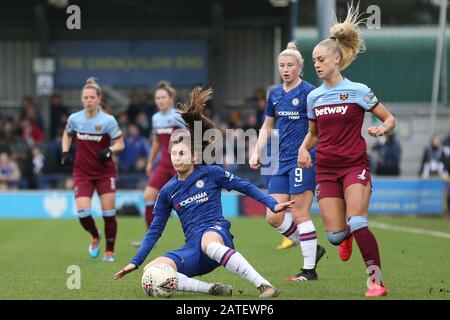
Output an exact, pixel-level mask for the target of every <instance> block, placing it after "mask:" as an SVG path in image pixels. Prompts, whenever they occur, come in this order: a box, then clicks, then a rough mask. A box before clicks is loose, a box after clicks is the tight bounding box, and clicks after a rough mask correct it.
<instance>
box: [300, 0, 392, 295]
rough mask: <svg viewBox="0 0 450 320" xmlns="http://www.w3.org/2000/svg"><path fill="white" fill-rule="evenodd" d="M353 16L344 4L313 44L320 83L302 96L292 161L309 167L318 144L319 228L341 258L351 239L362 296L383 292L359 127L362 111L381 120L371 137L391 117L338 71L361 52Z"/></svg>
mask: <svg viewBox="0 0 450 320" xmlns="http://www.w3.org/2000/svg"><path fill="white" fill-rule="evenodd" d="M358 19H359V16H358V6H357V7H356V9H353V7H352V5H349V6H348V12H347V18H346V19H345V21H344V22H342V23H337V24H335V25H334V26H333V27H332V28H331V29H330V32H331V38H330V39H326V40H323V41H322V42H320V43H319V44H318V45H317V46H316V47H315V48H314V51H313V62H314V67H315V68H316V72H317V74H318V76H319V78H320V79H322V80H323V82H324V83H323V84H322V85H321V86H320V87H319V88H317V89H315V90H313V91H312V92H311V93H310V94H309V95H308V118H309V119H310V121H309V133H308V134H307V135H306V137H305V140H304V141H303V143H302V145H301V146H300V149H299V152H298V162H299V165H300V166H301V167H302V168H310V167H311V166H312V165H313V162H312V159H311V155H310V153H309V151H308V150H311V149H312V148H313V147H314V146H315V145H316V144H317V143H318V147H317V160H316V183H317V190H316V194H317V197H318V200H319V207H320V213H321V217H322V221H323V224H324V227H325V231H326V232H327V236H328V239H329V241H330V242H331V243H332V244H334V245H340V247H339V256H340V258H341V259H342V260H343V261H347V260H348V259H350V256H351V253H352V239H353V237H354V238H355V240H356V243H357V244H358V247H359V249H360V251H361V254H362V257H363V259H364V262H365V264H366V266H367V271H368V273H369V274H370V280H371V281H370V282H369V290H368V291H367V292H366V293H365V296H366V297H372V296H383V295H386V294H387V290H386V288H385V287H384V286H383V284H382V281H381V263H380V254H379V250H378V244H377V241H376V239H375V237H374V235H373V234H372V232H371V231H370V230H369V228H368V222H367V216H368V208H369V200H370V194H371V188H372V183H371V177H370V171H369V161H368V157H367V153H366V143H365V140H364V138H363V137H362V136H361V128H362V124H363V121H364V114H365V112H366V111H369V112H372V114H373V115H375V116H376V117H377V118H378V119H380V120H381V121H382V124H381V125H380V126H378V127H370V128H369V129H368V133H369V135H371V136H373V137H379V136H382V135H384V134H387V133H389V132H391V131H392V129H393V128H394V127H395V119H394V117H393V116H392V115H391V114H390V113H389V111H388V110H387V109H386V107H385V106H383V105H382V104H381V103H380V102H379V101H378V99H377V98H376V96H375V95H374V94H373V93H372V90H370V88H368V87H367V86H366V85H365V84H362V83H356V82H352V81H350V80H349V79H347V78H344V77H343V76H342V75H341V71H342V70H344V69H345V68H346V67H347V66H349V65H350V63H351V62H352V61H353V60H354V59H355V58H356V55H357V54H358V53H359V52H361V51H362V50H364V43H363V40H362V39H361V37H360V34H359V32H358V29H357V27H358V24H359V23H361V21H360V20H358ZM346 219H348V223H347V220H346Z"/></svg>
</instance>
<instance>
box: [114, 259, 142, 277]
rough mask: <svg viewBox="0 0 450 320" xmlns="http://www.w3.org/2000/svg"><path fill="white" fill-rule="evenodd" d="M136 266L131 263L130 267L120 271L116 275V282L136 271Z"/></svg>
mask: <svg viewBox="0 0 450 320" xmlns="http://www.w3.org/2000/svg"><path fill="white" fill-rule="evenodd" d="M136 269H137V268H136V266H135V265H134V264H132V263H130V264H129V265H127V266H126V267H125V268H123V269H122V270H120V271H119V272H117V273H116V274H115V275H114V280H117V279H120V278H122V277H124V276H125V275H126V274H128V273H130V272H132V271H134V270H136Z"/></svg>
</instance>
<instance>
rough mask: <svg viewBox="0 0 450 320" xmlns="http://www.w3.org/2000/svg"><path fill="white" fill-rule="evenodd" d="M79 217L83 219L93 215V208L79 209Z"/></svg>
mask: <svg viewBox="0 0 450 320" xmlns="http://www.w3.org/2000/svg"><path fill="white" fill-rule="evenodd" d="M77 213H78V218H80V219H83V218H87V217H89V216H90V215H91V208H85V209H78V210H77Z"/></svg>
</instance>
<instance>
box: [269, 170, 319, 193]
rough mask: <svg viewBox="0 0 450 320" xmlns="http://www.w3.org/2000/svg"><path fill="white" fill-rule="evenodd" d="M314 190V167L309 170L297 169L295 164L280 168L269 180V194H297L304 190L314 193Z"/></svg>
mask: <svg viewBox="0 0 450 320" xmlns="http://www.w3.org/2000/svg"><path fill="white" fill-rule="evenodd" d="M315 189H316V169H315V165H314V164H313V167H312V168H310V169H302V168H298V167H297V164H295V165H292V166H290V167H285V168H280V169H279V170H278V172H276V173H275V174H274V175H273V176H271V178H270V182H269V187H268V193H269V194H276V193H278V194H298V193H303V192H305V191H306V190H311V191H312V193H314V191H315Z"/></svg>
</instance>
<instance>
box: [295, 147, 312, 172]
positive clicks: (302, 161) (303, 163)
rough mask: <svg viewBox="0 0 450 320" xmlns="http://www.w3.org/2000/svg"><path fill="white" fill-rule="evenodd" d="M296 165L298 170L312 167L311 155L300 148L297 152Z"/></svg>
mask: <svg viewBox="0 0 450 320" xmlns="http://www.w3.org/2000/svg"><path fill="white" fill-rule="evenodd" d="M297 164H298V166H299V167H300V168H306V169H308V168H311V167H312V160H311V154H310V153H309V151H308V150H306V148H300V149H299V150H298V156H297Z"/></svg>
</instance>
